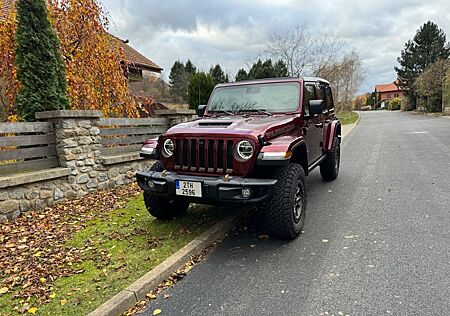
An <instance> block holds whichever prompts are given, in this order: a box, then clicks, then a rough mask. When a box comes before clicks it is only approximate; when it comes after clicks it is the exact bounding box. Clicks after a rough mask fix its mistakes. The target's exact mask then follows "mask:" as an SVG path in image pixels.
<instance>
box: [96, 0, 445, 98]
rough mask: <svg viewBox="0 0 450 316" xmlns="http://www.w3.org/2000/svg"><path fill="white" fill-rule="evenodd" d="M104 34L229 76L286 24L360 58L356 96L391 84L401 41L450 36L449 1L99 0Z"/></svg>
mask: <svg viewBox="0 0 450 316" xmlns="http://www.w3.org/2000/svg"><path fill="white" fill-rule="evenodd" d="M103 5H104V7H105V9H106V10H107V11H108V12H109V15H110V20H111V29H110V31H111V33H113V34H115V35H118V36H120V37H122V38H125V39H129V40H130V44H131V45H132V46H133V47H134V48H136V49H137V50H139V51H140V52H142V53H143V54H144V55H146V56H147V57H149V58H150V59H152V60H154V61H155V62H156V63H157V64H159V65H160V66H162V67H163V68H164V69H165V72H164V76H165V77H167V76H168V73H169V72H170V68H171V66H172V64H173V62H174V61H175V60H177V59H180V60H184V61H185V60H187V59H188V58H190V59H191V60H192V61H193V62H194V64H195V65H196V66H197V67H198V68H200V69H204V70H207V69H208V68H209V67H210V66H211V65H213V64H216V63H220V64H221V65H222V66H223V68H224V69H225V70H226V71H227V72H228V73H229V74H230V75H234V74H235V73H236V71H237V70H238V69H239V68H241V67H245V65H246V63H247V62H248V61H249V60H252V59H254V58H255V56H256V55H257V54H258V52H260V51H261V50H263V49H264V46H265V43H266V41H267V39H268V38H269V36H270V35H271V34H273V33H274V32H276V31H283V30H286V29H288V28H289V27H292V26H293V25H305V26H306V27H307V28H308V29H309V30H311V31H312V32H322V33H327V34H332V35H334V36H338V37H340V38H342V39H343V40H345V41H346V43H347V45H346V49H347V50H349V51H350V50H352V49H355V50H356V51H358V52H359V53H360V56H361V58H362V60H363V65H364V67H365V68H366V70H367V71H366V73H367V79H366V80H365V82H364V84H363V85H362V87H361V89H360V90H361V91H370V90H372V89H373V87H374V85H375V84H376V83H384V82H390V81H393V80H394V79H395V71H394V66H395V65H396V59H397V57H398V56H399V55H400V51H401V49H402V48H403V46H404V43H405V42H406V41H407V40H408V39H410V38H412V37H413V36H414V34H415V32H416V30H417V29H418V28H419V27H420V26H421V25H422V24H423V23H425V22H426V21H428V20H432V21H434V22H435V23H437V24H438V25H439V27H440V28H442V29H443V30H444V31H445V32H446V33H447V34H448V35H449V36H450V2H448V1H447V0H434V1H431V0H430V1H427V2H425V1H421V0H397V1H387V0H384V1H379V0H378V1H377V0H367V1H357V0H337V1H325V0H319V1H310V0H308V1H305V0H278V1H275V0H273V1H272V0H247V1H240V0H222V1H218V0H210V1H207V0H195V1H194V0H191V1H186V0H166V1H156V0H141V1H138V0H103Z"/></svg>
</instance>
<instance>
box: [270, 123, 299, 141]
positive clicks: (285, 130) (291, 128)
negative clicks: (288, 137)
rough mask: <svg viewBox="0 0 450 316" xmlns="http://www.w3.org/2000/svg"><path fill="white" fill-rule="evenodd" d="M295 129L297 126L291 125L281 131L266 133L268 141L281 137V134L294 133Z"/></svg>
mask: <svg viewBox="0 0 450 316" xmlns="http://www.w3.org/2000/svg"><path fill="white" fill-rule="evenodd" d="M294 129H295V125H294V124H289V125H286V126H283V127H280V128H279V129H276V130H274V131H270V132H267V133H266V138H267V139H271V138H274V137H277V136H279V135H281V134H285V133H288V132H290V131H292V130H294Z"/></svg>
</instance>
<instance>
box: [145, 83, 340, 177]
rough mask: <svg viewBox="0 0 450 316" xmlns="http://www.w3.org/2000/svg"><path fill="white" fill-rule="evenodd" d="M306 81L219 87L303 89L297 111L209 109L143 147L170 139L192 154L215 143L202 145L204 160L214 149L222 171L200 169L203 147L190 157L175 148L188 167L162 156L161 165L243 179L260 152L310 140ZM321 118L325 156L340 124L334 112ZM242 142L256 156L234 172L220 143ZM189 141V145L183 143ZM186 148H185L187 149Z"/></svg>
mask: <svg viewBox="0 0 450 316" xmlns="http://www.w3.org/2000/svg"><path fill="white" fill-rule="evenodd" d="M304 81H305V80H304V79H302V78H292V79H267V80H258V81H246V82H244V83H242V82H236V83H226V84H221V85H218V86H216V88H215V89H219V88H224V87H229V86H241V85H254V84H271V83H286V82H296V83H298V84H299V85H300V87H301V89H300V98H299V103H298V108H297V109H296V110H295V111H292V112H289V113H272V114H273V115H272V116H268V115H265V114H259V113H252V114H246V115H234V116H232V115H228V114H220V115H217V114H216V113H208V110H207V109H206V111H205V113H204V117H203V118H200V119H198V120H195V121H192V122H187V123H181V124H178V125H176V126H174V127H172V128H170V129H169V130H167V131H166V132H165V133H163V134H162V135H161V136H160V137H159V138H158V139H149V140H147V141H146V142H145V144H144V147H149V148H156V149H157V150H159V149H160V148H161V147H162V146H163V143H164V141H165V140H166V139H168V138H170V139H171V140H173V141H174V142H175V144H181V146H180V147H182V148H185V149H186V150H187V151H188V152H191V149H192V148H191V146H200V145H197V141H203V142H205V143H206V144H209V143H208V141H212V140H214V145H213V147H212V148H206V147H207V145H204V144H203V145H204V146H205V149H204V155H205V156H204V157H206V159H209V156H208V152H209V151H211V150H213V151H214V152H216V154H215V155H214V157H213V163H214V166H217V165H219V164H220V160H221V161H222V165H223V168H216V169H217V170H215V171H214V172H211V171H208V168H207V167H206V168H201V167H199V165H200V163H199V161H200V160H199V159H200V157H199V153H198V151H199V150H200V147H198V150H197V152H196V153H195V154H192V156H191V154H186V153H183V152H181V148H179V147H178V148H177V146H175V150H178V151H179V152H178V155H181V157H183V159H184V160H186V159H187V162H186V161H185V162H184V164H187V166H182V165H181V164H180V165H177V162H176V161H175V159H174V156H175V155H174V156H172V157H170V158H167V157H164V156H163V155H160V159H161V162H162V163H163V165H164V167H165V168H166V169H167V170H169V171H176V172H177V173H179V174H187V175H205V176H208V175H209V176H213V175H225V174H230V175H236V176H243V177H245V176H248V175H249V174H250V173H251V172H252V170H253V169H254V168H255V165H256V162H257V159H258V154H259V153H277V152H282V153H288V152H291V151H292V150H293V149H294V148H295V147H297V145H299V144H301V143H304V142H305V138H306V137H308V135H307V134H305V129H304V128H303V127H304V126H305V117H304V114H303V104H302V103H303V102H302V100H303V84H304ZM322 116H323V117H326V118H327V120H326V121H325V122H324V124H323V141H322V143H321V144H320V145H321V147H322V152H323V153H326V152H327V151H330V150H331V147H332V144H333V140H334V137H335V135H337V133H338V131H337V129H338V126H339V124H340V123H339V121H338V120H337V119H336V118H335V115H334V111H330V112H324V113H323V114H322ZM241 140H247V141H249V142H250V143H251V144H252V145H253V146H254V152H255V154H254V155H253V156H252V158H251V159H249V160H248V161H245V162H240V161H236V160H234V163H233V168H232V170H228V168H227V166H225V165H224V164H226V163H225V161H226V154H227V153H226V152H225V147H222V151H223V153H220V154H217V151H218V146H219V143H218V141H220V142H222V146H225V145H224V144H228V142H232V143H233V144H236V143H237V142H238V141H241ZM186 141H187V143H182V142H186ZM262 141H263V143H262ZM185 145H186V147H184V146H185ZM183 155H185V156H183ZM186 155H187V156H186ZM194 155H195V156H194ZM221 155H223V156H222V158H221V157H219V156H221ZM203 159H205V158H203ZM191 165H192V166H191Z"/></svg>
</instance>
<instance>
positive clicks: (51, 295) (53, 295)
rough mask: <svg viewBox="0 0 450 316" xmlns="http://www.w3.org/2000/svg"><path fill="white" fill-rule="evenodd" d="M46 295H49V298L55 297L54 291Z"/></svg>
mask: <svg viewBox="0 0 450 316" xmlns="http://www.w3.org/2000/svg"><path fill="white" fill-rule="evenodd" d="M48 297H50V298H55V297H56V293H52V294H50V295H49V296H48Z"/></svg>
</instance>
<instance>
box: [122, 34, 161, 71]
mask: <svg viewBox="0 0 450 316" xmlns="http://www.w3.org/2000/svg"><path fill="white" fill-rule="evenodd" d="M118 40H119V41H120V43H121V45H122V48H123V52H124V54H125V59H126V61H127V63H129V64H131V66H133V65H134V66H136V67H138V68H143V69H146V70H150V71H154V72H158V73H160V72H161V71H162V70H163V69H162V68H161V67H159V66H158V65H157V64H155V63H154V62H153V61H151V60H150V59H148V58H147V57H145V56H144V55H142V54H141V53H139V52H138V51H137V50H135V49H134V48H133V47H131V46H130V45H127V43H125V42H124V41H122V40H120V39H118Z"/></svg>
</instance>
